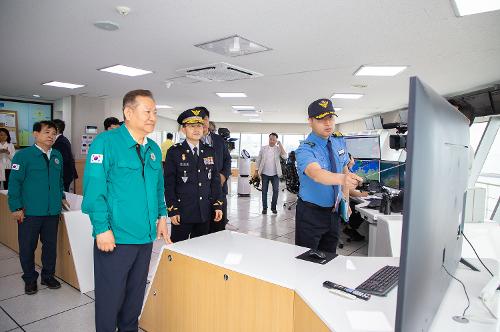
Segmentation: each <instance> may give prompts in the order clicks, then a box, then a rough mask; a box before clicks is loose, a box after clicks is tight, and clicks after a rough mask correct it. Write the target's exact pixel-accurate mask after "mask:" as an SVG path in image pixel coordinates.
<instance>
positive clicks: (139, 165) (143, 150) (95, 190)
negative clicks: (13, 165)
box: [82, 90, 171, 332]
mask: <svg viewBox="0 0 500 332" xmlns="http://www.w3.org/2000/svg"><path fill="white" fill-rule="evenodd" d="M123 114H124V118H125V123H124V124H123V125H122V126H121V127H119V128H117V129H115V130H110V131H106V132H104V133H101V134H100V135H98V136H97V137H96V138H95V140H94V141H93V142H92V145H91V147H90V150H89V153H88V156H87V162H86V165H85V174H84V178H83V203H82V211H83V212H84V213H86V214H88V215H89V217H90V220H91V222H92V226H93V236H94V237H95V244H94V281H95V323H96V330H97V332H108V331H109V332H114V331H115V330H116V328H117V327H118V330H119V331H137V329H138V317H139V314H140V312H141V307H142V302H143V299H144V292H145V288H146V282H147V276H148V268H149V261H150V258H151V250H152V247H153V243H152V242H153V241H154V240H155V238H158V239H159V238H163V239H164V240H165V242H166V243H171V241H170V237H169V233H168V228H167V219H166V215H167V212H166V208H165V198H164V184H163V170H162V163H161V150H160V148H159V147H158V145H157V144H156V143H155V142H154V141H152V140H150V139H148V138H146V135H147V134H149V133H151V132H152V131H153V130H154V127H155V124H156V120H157V115H156V104H155V101H154V99H153V95H152V94H151V92H150V91H148V90H134V91H130V92H128V93H127V94H126V95H125V96H124V97H123Z"/></svg>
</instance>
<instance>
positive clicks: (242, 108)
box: [231, 105, 255, 110]
mask: <svg viewBox="0 0 500 332" xmlns="http://www.w3.org/2000/svg"><path fill="white" fill-rule="evenodd" d="M231 107H232V108H234V109H235V110H254V109H255V106H250V105H246V106H245V105H241V106H237V105H236V106H235V105H233V106H231Z"/></svg>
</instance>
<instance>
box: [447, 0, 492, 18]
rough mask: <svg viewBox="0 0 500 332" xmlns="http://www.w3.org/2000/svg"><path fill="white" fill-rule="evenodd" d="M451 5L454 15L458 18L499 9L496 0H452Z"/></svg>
mask: <svg viewBox="0 0 500 332" xmlns="http://www.w3.org/2000/svg"><path fill="white" fill-rule="evenodd" d="M452 5H453V9H454V10H455V14H456V15H457V16H459V17H460V16H466V15H472V14H479V13H485V12H491V11H494V10H499V9H500V1H498V0H453V2H452Z"/></svg>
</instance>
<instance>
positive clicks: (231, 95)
mask: <svg viewBox="0 0 500 332" xmlns="http://www.w3.org/2000/svg"><path fill="white" fill-rule="evenodd" d="M215 94H216V95H217V96H219V97H221V98H246V97H247V95H246V94H245V93H244V92H216V93H215Z"/></svg>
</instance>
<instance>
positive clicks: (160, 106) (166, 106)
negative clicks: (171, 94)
mask: <svg viewBox="0 0 500 332" xmlns="http://www.w3.org/2000/svg"><path fill="white" fill-rule="evenodd" d="M156 108H173V107H172V106H169V105H156Z"/></svg>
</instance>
